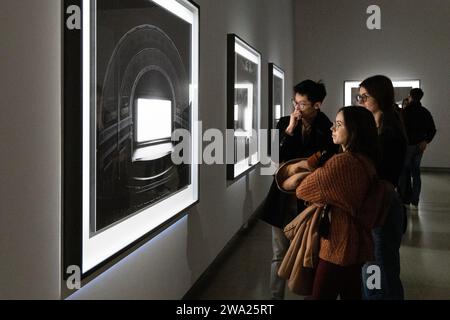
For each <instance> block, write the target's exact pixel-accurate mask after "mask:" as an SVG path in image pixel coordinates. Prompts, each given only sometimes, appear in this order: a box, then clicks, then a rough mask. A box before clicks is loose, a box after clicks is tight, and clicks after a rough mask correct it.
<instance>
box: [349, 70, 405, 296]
mask: <svg viewBox="0 0 450 320" xmlns="http://www.w3.org/2000/svg"><path fill="white" fill-rule="evenodd" d="M357 101H358V103H359V104H360V106H362V107H364V108H366V109H367V110H369V111H370V112H371V113H372V115H373V117H374V119H375V122H376V125H377V130H378V136H379V141H380V147H381V161H380V164H379V167H378V174H379V176H380V178H381V179H384V180H387V181H389V182H390V183H392V185H393V187H394V188H398V184H399V179H400V175H401V173H402V172H403V166H404V163H405V154H406V147H407V137H406V130H405V127H404V124H403V122H402V119H401V115H400V113H399V112H398V111H397V110H396V109H397V108H396V107H395V98H394V86H393V84H392V81H391V80H390V79H389V78H388V77H386V76H384V75H376V76H372V77H369V78H367V79H365V80H364V81H363V82H361V84H360V86H359V95H358V96H357ZM390 206H391V209H390V210H389V214H388V216H387V218H386V220H385V222H384V225H383V226H382V227H380V228H375V229H374V230H372V236H373V239H374V243H375V258H376V261H377V262H378V263H379V265H380V266H381V268H382V272H383V274H384V276H385V279H386V280H385V281H386V286H387V287H386V288H383V289H384V290H383V295H382V297H381V298H382V299H395V300H402V299H403V298H404V292H403V285H402V282H401V279H400V245H401V240H402V236H403V233H404V232H405V230H406V225H407V223H406V221H407V216H406V210H404V207H403V206H402V205H401V200H400V196H399V195H398V194H396V195H395V197H394V199H393V201H392V203H391V205H390Z"/></svg>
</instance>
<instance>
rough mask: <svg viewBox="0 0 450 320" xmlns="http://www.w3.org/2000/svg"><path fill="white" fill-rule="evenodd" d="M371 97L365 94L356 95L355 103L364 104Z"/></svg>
mask: <svg viewBox="0 0 450 320" xmlns="http://www.w3.org/2000/svg"><path fill="white" fill-rule="evenodd" d="M370 97H371V96H369V95H367V94H365V93H364V94H357V95H356V97H355V98H356V101H357V102H358V103H364V102H366V101H367V99H369V98H370Z"/></svg>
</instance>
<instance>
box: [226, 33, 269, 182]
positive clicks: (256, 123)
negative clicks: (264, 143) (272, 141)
mask: <svg viewBox="0 0 450 320" xmlns="http://www.w3.org/2000/svg"><path fill="white" fill-rule="evenodd" d="M227 50H228V52H227V58H228V62H227V69H228V70H227V129H230V130H235V129H236V128H235V125H236V123H243V130H235V132H234V136H233V139H234V141H233V143H232V144H230V143H227V145H233V146H234V150H227V152H234V154H233V155H232V156H231V157H230V155H227V159H230V158H232V159H234V163H233V164H228V165H227V179H228V180H235V179H238V178H239V177H241V176H243V175H245V174H246V173H247V172H249V171H250V170H251V169H253V168H255V167H256V165H257V164H258V163H259V161H260V150H261V148H260V143H261V142H260V140H259V132H260V128H261V127H260V122H261V121H260V117H261V54H260V53H259V52H258V51H257V50H256V49H254V48H253V47H251V46H250V45H249V44H248V43H246V42H245V41H244V40H242V39H241V38H239V37H238V36H237V35H235V34H228V37H227ZM238 59H240V60H241V61H242V62H243V63H244V64H245V66H240V65H237V61H238ZM250 65H254V66H255V70H253V69H252V68H251V67H249V70H246V69H245V68H246V66H247V67H248V66H250ZM238 68H241V69H242V70H241V69H239V70H238ZM250 69H251V71H250ZM239 71H240V72H241V73H245V72H246V71H248V77H252V76H253V75H255V81H254V83H252V82H250V80H248V79H238V73H239ZM243 78H245V77H243ZM237 90H241V91H244V90H246V96H247V101H246V106H245V107H244V108H243V109H245V111H244V112H239V110H238V107H237V106H238V103H236V101H235V99H236V94H237ZM240 117H243V119H241V118H240ZM255 139H256V140H255ZM243 140H245V141H246V142H245V144H244V145H241V144H242V141H243ZM252 141H253V143H254V145H255V149H256V150H255V151H256V152H252V148H251V147H249V145H250V144H252ZM254 141H256V142H254ZM239 148H243V149H245V152H246V153H248V154H246V155H245V156H244V159H242V160H240V159H237V152H238V149H239Z"/></svg>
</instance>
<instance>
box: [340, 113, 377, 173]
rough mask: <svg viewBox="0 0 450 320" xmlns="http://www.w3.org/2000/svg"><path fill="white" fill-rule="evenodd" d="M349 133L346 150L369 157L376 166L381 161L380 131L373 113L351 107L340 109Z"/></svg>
mask: <svg viewBox="0 0 450 320" xmlns="http://www.w3.org/2000/svg"><path fill="white" fill-rule="evenodd" d="M339 112H342V115H343V117H344V123H345V128H346V129H347V132H348V140H347V144H346V146H345V147H346V150H348V151H351V152H355V153H360V154H363V155H365V156H367V157H369V158H370V159H371V160H372V161H373V163H374V165H375V166H377V165H378V162H379V160H380V151H379V150H380V147H379V140H378V131H377V125H376V123H375V119H374V117H373V115H372V112H370V111H369V110H367V109H366V108H361V107H356V106H350V107H343V108H341V109H339V111H338V113H339Z"/></svg>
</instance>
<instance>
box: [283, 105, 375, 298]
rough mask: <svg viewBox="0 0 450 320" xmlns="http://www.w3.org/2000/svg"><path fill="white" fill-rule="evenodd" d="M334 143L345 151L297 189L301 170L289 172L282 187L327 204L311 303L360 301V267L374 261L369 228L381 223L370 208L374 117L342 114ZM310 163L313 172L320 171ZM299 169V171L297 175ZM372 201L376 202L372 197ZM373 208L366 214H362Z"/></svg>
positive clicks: (357, 111) (355, 111)
mask: <svg viewBox="0 0 450 320" xmlns="http://www.w3.org/2000/svg"><path fill="white" fill-rule="evenodd" d="M331 130H332V137H333V142H334V143H335V144H337V145H340V146H341V150H342V152H341V153H340V154H337V155H335V156H333V157H332V158H330V159H329V160H328V161H327V162H326V163H325V164H324V165H323V166H322V167H319V168H317V169H315V170H314V171H313V172H312V173H311V174H309V175H308V176H307V177H306V178H304V179H303V180H302V181H301V182H299V185H298V186H297V184H296V185H295V186H290V185H289V184H290V183H289V180H290V179H291V177H295V175H296V174H297V173H296V172H299V170H301V167H302V165H301V164H300V163H299V162H297V163H294V164H291V165H288V166H287V168H286V170H287V172H290V173H291V174H292V176H290V177H288V178H287V179H286V180H285V182H287V183H284V182H283V183H282V184H281V185H282V186H283V188H284V189H286V190H292V189H295V190H296V195H297V197H298V198H299V199H302V200H305V201H308V202H310V203H317V204H327V205H329V207H330V208H331V209H330V212H329V216H330V219H329V229H328V234H323V233H322V234H321V240H320V251H319V263H318V265H317V270H316V274H315V277H314V283H313V292H312V296H311V298H312V299H336V298H337V297H338V296H340V298H341V299H342V300H357V299H361V281H362V279H361V267H362V265H363V264H364V263H365V262H367V261H370V260H372V259H373V253H374V251H373V243H372V235H371V233H370V229H371V228H372V227H373V224H374V223H375V220H376V219H377V214H378V212H377V211H376V209H375V207H377V206H376V204H374V203H370V204H368V205H367V203H365V202H366V201H373V200H368V198H367V195H368V192H369V188H370V185H371V181H372V179H373V178H374V176H375V175H376V163H377V159H378V137H377V129H376V125H375V121H374V118H373V116H372V114H371V113H370V112H369V111H367V110H365V109H363V108H360V107H345V108H342V109H340V110H339V112H338V114H337V115H336V121H335V123H334V125H333V126H332V128H331ZM312 159H313V158H310V159H309V161H308V165H309V167H310V169H314V168H316V167H317V166H315V165H314V162H313V161H311V160H312ZM297 169H299V170H297ZM372 199H373V198H372ZM363 203H364V207H369V208H370V211H373V212H365V213H364V214H363V215H360V214H359V211H358V209H360V208H361V207H362V205H363Z"/></svg>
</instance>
